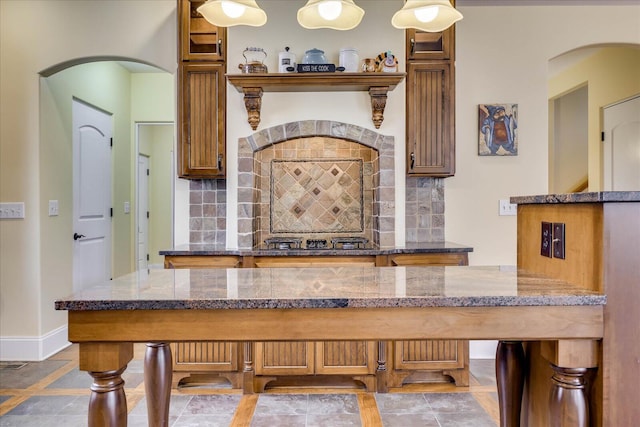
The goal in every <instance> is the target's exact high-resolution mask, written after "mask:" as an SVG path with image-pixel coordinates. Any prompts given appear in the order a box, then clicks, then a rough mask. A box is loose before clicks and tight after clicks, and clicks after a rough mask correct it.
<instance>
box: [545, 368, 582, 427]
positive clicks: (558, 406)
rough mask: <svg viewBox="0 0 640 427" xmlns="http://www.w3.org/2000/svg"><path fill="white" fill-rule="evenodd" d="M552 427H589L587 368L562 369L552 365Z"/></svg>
mask: <svg viewBox="0 0 640 427" xmlns="http://www.w3.org/2000/svg"><path fill="white" fill-rule="evenodd" d="M551 368H553V376H552V377H551V384H552V385H551V395H550V396H549V426H550V427H568V426H571V427H588V426H589V404H588V402H587V395H586V391H585V374H586V373H587V369H586V368H561V367H559V366H555V365H553V364H551Z"/></svg>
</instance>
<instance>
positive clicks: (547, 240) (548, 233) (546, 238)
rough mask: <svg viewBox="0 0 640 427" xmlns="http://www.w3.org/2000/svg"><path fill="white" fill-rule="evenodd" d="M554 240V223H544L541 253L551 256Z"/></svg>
mask: <svg viewBox="0 0 640 427" xmlns="http://www.w3.org/2000/svg"><path fill="white" fill-rule="evenodd" d="M552 240H553V230H552V224H551V223H550V222H543V223H542V235H541V236H540V255H542V256H546V257H547V258H551V246H552V245H551V241H552Z"/></svg>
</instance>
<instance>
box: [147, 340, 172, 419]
mask: <svg viewBox="0 0 640 427" xmlns="http://www.w3.org/2000/svg"><path fill="white" fill-rule="evenodd" d="M171 369H172V362H171V348H170V347H169V344H167V343H149V344H147V351H146V352H145V355H144V389H145V392H146V394H147V414H148V416H149V425H150V426H159V427H166V426H168V425H169V401H170V399H171V377H172V371H171Z"/></svg>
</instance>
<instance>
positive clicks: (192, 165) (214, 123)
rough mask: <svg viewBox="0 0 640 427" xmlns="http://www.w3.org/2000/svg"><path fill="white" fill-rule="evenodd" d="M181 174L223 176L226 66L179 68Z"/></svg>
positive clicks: (191, 176)
mask: <svg viewBox="0 0 640 427" xmlns="http://www.w3.org/2000/svg"><path fill="white" fill-rule="evenodd" d="M180 81H181V82H182V90H181V92H180V97H181V99H180V103H179V105H180V107H181V111H180V116H179V117H180V119H181V123H180V128H181V139H180V141H179V143H178V163H179V169H180V170H179V175H180V176H181V177H183V178H215V177H223V176H224V162H225V158H224V157H225V156H224V154H225V152H224V147H225V145H224V143H225V104H226V90H225V80H224V64H215V63H211V64H204V63H202V64H192V63H183V64H181V66H180Z"/></svg>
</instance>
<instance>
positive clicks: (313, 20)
mask: <svg viewBox="0 0 640 427" xmlns="http://www.w3.org/2000/svg"><path fill="white" fill-rule="evenodd" d="M363 16H364V10H362V8H360V7H358V6H357V5H356V4H355V3H354V1H353V0H309V1H308V2H307V4H306V5H304V6H303V7H301V8H300V9H298V23H299V24H300V25H301V26H302V27H304V28H307V29H310V30H314V29H317V28H330V29H332V30H351V29H353V28H355V27H357V26H358V24H359V23H360V21H361V20H362V17H363Z"/></svg>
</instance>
